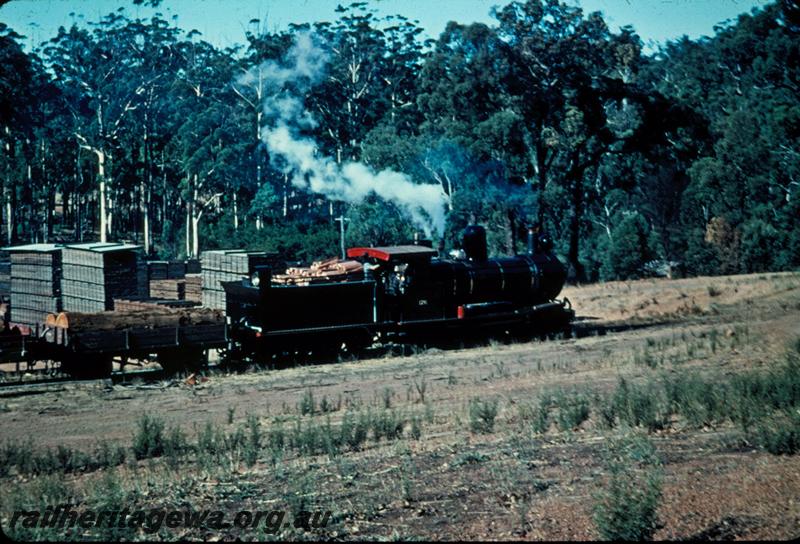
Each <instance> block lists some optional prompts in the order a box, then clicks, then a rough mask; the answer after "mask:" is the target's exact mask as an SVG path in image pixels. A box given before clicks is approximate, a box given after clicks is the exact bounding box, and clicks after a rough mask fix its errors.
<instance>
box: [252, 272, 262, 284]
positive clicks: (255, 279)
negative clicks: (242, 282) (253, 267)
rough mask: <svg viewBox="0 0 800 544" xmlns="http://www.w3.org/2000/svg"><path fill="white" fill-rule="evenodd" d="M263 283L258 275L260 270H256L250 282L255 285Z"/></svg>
mask: <svg viewBox="0 0 800 544" xmlns="http://www.w3.org/2000/svg"><path fill="white" fill-rule="evenodd" d="M259 283H261V278H259V277H258V272H254V273H253V275H252V276H250V284H251V285H252V286H253V287H258V284H259Z"/></svg>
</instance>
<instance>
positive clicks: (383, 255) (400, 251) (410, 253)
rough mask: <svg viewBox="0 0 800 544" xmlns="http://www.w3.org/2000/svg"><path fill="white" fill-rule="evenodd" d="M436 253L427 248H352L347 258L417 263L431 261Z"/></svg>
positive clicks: (348, 251)
mask: <svg viewBox="0 0 800 544" xmlns="http://www.w3.org/2000/svg"><path fill="white" fill-rule="evenodd" d="M434 255H436V251H434V250H433V249H431V248H429V247H425V246H389V247H351V248H350V249H348V250H347V256H348V257H349V258H351V259H357V258H359V257H372V258H373V259H378V260H379V261H386V262H389V261H402V262H406V261H415V260H421V259H430V258H431V257H433V256H434Z"/></svg>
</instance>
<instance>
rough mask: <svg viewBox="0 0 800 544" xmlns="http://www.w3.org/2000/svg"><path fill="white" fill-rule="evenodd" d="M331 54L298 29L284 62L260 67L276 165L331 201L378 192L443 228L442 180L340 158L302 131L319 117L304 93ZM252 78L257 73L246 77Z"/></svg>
mask: <svg viewBox="0 0 800 544" xmlns="http://www.w3.org/2000/svg"><path fill="white" fill-rule="evenodd" d="M327 61H328V57H327V55H326V53H325V52H324V51H323V50H322V49H321V48H320V47H319V46H317V44H315V43H314V37H313V35H312V34H310V33H301V34H298V35H297V37H296V38H295V43H294V45H293V46H292V48H291V49H290V50H289V51H288V53H287V54H286V56H285V58H284V59H283V61H282V62H280V63H279V62H275V61H267V62H265V63H264V64H262V65H261V67H260V75H261V77H262V78H264V79H263V81H264V82H265V88H264V89H265V96H266V97H267V98H266V99H265V100H264V113H265V117H266V119H267V122H266V125H265V126H264V127H262V130H261V138H262V140H263V141H264V144H265V145H266V146H267V149H268V150H269V153H270V156H271V159H272V162H273V164H274V165H275V166H276V167H277V168H280V169H281V170H282V171H283V172H285V173H287V174H290V175H291V176H292V183H293V184H294V185H295V186H297V187H299V188H301V189H305V190H309V191H311V192H314V193H317V194H320V195H324V196H326V197H327V198H329V199H331V200H336V201H343V202H348V203H352V204H357V203H359V202H361V201H363V200H364V199H365V198H366V197H367V196H369V195H370V194H372V193H374V194H375V195H377V196H378V197H380V198H382V199H384V200H387V201H391V202H393V203H394V204H396V205H397V206H398V207H399V208H400V209H401V210H403V211H404V212H405V213H406V214H407V215H408V216H409V217H410V218H411V220H412V221H413V222H414V224H415V225H416V226H417V227H418V228H421V229H422V230H424V231H425V233H426V235H430V234H431V233H432V232H434V231H435V232H436V233H438V234H439V235H441V234H442V233H443V232H444V210H445V199H446V197H445V195H444V193H443V191H442V190H441V188H440V187H439V185H432V184H422V185H421V184H417V183H414V182H413V181H412V180H411V179H410V178H409V177H408V176H407V175H405V174H402V173H400V172H395V171H393V170H381V171H380V172H375V171H374V170H373V169H372V168H370V167H369V166H368V165H366V164H363V163H360V162H352V161H348V162H343V163H341V164H339V163H337V162H336V161H335V160H334V159H333V158H331V157H326V156H323V155H321V154H320V153H319V146H318V145H317V143H316V142H315V141H314V140H313V139H311V138H309V137H307V136H302V135H301V134H300V131H301V130H303V129H309V128H313V127H314V126H315V121H314V118H313V116H312V115H311V113H310V112H309V111H308V110H307V109H306V108H305V104H304V102H303V99H302V96H303V95H304V94H305V93H306V92H307V91H308V90H309V89H310V88H311V87H312V86H313V85H314V84H315V83H317V82H319V81H320V79H321V78H322V77H323V75H324V69H325V66H326V64H327ZM246 77H247V78H253V77H254V75H253V74H249V75H248V76H246Z"/></svg>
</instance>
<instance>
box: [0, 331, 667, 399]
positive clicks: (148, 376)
mask: <svg viewBox="0 0 800 544" xmlns="http://www.w3.org/2000/svg"><path fill="white" fill-rule="evenodd" d="M674 322H675V320H674V319H668V320H661V321H649V322H642V323H625V322H620V323H595V322H593V321H592V320H590V319H585V318H584V319H581V318H578V320H576V321H575V322H574V323H572V325H571V330H570V331H568V332H567V336H566V337H567V338H570V337H571V338H585V337H589V336H604V335H606V334H608V333H616V332H623V331H629V330H637V329H643V328H650V327H657V326H661V325H668V324H671V323H674ZM547 336H548V338H551V339H558V338H564V337H565V336H564V333H560V334H559V333H556V334H550V335H547ZM484 345H485V342H480V341H476V342H474V344H470V345H464V344H463V343H461V344H459V345H452V346H437V347H445V348H447V347H450V348H451V349H460V348H477V347H480V346H484ZM398 346H402V348H401V349H403V353H404V354H405V353H406V351H405V348H409V347H410V346H409V345H406V344H385V345H382V346H380V347H378V348H369V349H367V350H363V351H362V352H359V353H353V354H351V355H352V356H354V357H355V359H356V360H369V359H374V358H379V357H381V356H384V355H385V354H386V353H388V352H390V351H392V350H395V349H397V348H398ZM410 353H413V352H409V354H410ZM309 362H312V363H314V362H317V363H320V364H323V363H327V362H331V361H328V360H325V358H322V359H316V360H313V359H312V360H311V361H309ZM283 363H284V364H282V365H274V364H273V362H269V363H268V362H266V361H261V362H259V361H250V362H246V363H242V364H240V365H230V364H220V363H210V364H208V365H207V366H206V367H205V368H204V369H203V371H204V372H212V373H215V372H217V371H222V370H231V369H234V370H235V369H237V368H240V369H242V370H243V369H245V368H250V367H254V366H255V367H258V366H261V367H264V366H275V367H276V368H283V367H287V366H295V365H292V364H291V363H290V362H287V361H283ZM53 372H54V370H53V369H52V368H40V369H31V370H25V371H20V373H17V372H16V371H6V372H0V377H2V378H4V379H2V378H0V398H3V397H14V396H24V395H26V394H34V393H35V392H34V391H32V390H33V389H36V387H37V386H46V385H53V384H64V385H67V384H71V383H75V384H78V383H80V384H86V383H91V382H106V383H110V384H112V385H119V384H125V383H126V382H131V381H134V380H136V381H141V382H144V383H153V382H157V381H163V380H167V379H174V378H175V374H170V373H169V372H167V371H165V370H163V369H161V368H144V369H139V370H127V371H120V370H116V371H113V372H112V373H111V375H110V376H108V377H105V378H76V377H73V376H69V375H65V374H55V375H53ZM26 376H34V377H26ZM37 376H40V377H37ZM13 388H18V389H19V391H11V392H4V391H3V390H4V389H13ZM25 390H29V391H30V392H27V393H26V392H24V391H25ZM43 392H44V391H43Z"/></svg>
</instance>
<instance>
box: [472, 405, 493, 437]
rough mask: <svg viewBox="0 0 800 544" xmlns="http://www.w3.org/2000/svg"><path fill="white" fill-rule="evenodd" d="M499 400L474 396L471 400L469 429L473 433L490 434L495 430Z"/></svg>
mask: <svg viewBox="0 0 800 544" xmlns="http://www.w3.org/2000/svg"><path fill="white" fill-rule="evenodd" d="M498 409H499V401H498V400H497V399H491V400H482V399H479V398H474V399H472V400H470V402H469V429H470V431H472V432H473V433H482V434H489V433H491V432H492V431H494V420H495V418H496V417H497V412H498Z"/></svg>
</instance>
